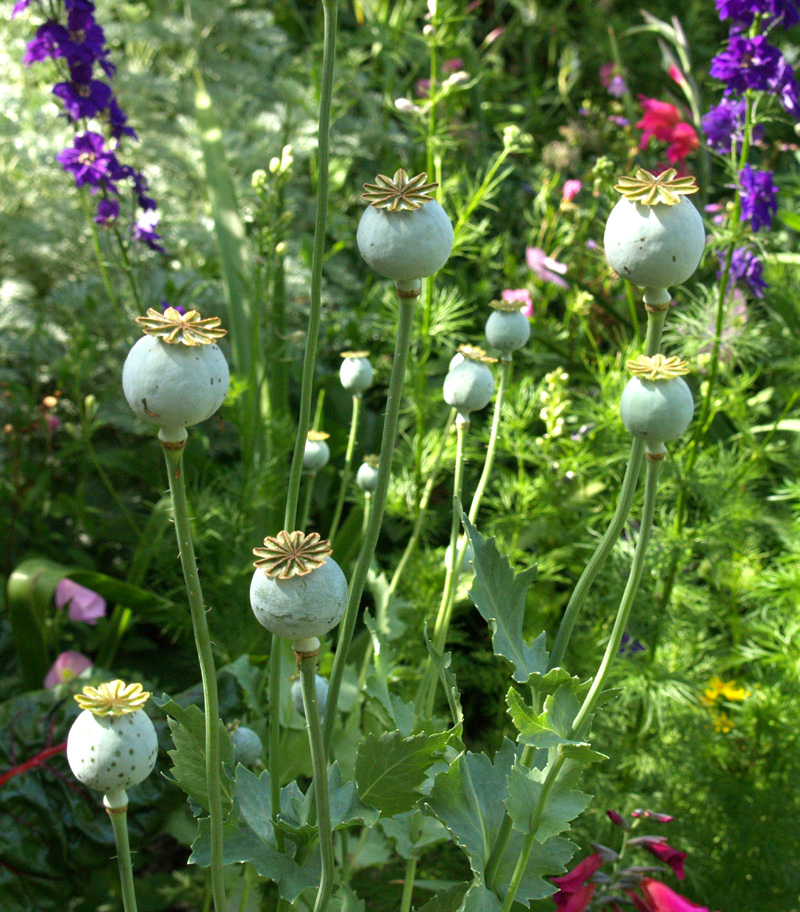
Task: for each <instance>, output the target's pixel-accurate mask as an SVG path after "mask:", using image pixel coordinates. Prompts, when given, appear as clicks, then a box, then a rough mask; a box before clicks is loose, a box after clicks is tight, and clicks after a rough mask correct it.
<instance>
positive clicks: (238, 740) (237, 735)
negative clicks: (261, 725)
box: [231, 725, 264, 766]
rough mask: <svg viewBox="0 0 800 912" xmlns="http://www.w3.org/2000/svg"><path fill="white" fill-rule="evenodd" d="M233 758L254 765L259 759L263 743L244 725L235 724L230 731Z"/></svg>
mask: <svg viewBox="0 0 800 912" xmlns="http://www.w3.org/2000/svg"><path fill="white" fill-rule="evenodd" d="M231 744H232V745H233V759H234V760H235V761H236V762H237V763H243V764H244V765H245V766H255V765H256V764H257V763H259V762H260V761H261V755H262V754H263V753H264V745H263V744H262V742H261V738H259V736H258V734H257V733H256V732H254V731H253V729H252V728H248V727H247V726H246V725H237V726H236V728H235V729H234V730H233V731H232V732H231Z"/></svg>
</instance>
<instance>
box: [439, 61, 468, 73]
mask: <svg viewBox="0 0 800 912" xmlns="http://www.w3.org/2000/svg"><path fill="white" fill-rule="evenodd" d="M463 69H464V61H463V60H460V59H459V58H458V57H453V58H452V59H451V60H445V61H444V63H443V64H442V72H443V73H455V72H456V70H463Z"/></svg>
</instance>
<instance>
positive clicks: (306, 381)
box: [283, 0, 339, 532]
mask: <svg viewBox="0 0 800 912" xmlns="http://www.w3.org/2000/svg"><path fill="white" fill-rule="evenodd" d="M338 6H339V4H338V0H322V9H323V20H324V38H323V53H322V87H321V93H320V105H319V139H318V147H317V161H318V172H319V177H318V181H317V210H316V217H315V219H314V249H313V253H312V257H311V312H310V314H309V318H308V334H307V336H306V352H305V357H304V359H303V380H302V386H301V390H300V412H299V415H298V418H297V436H296V437H295V442H294V453H293V454H292V467H291V469H290V470H289V489H288V492H287V495H286V510H285V513H284V521H283V528H284V529H286V530H287V531H289V532H291V531H293V530H294V529H295V527H296V525H297V501H298V498H299V496H300V474H301V472H302V470H303V453H304V451H305V445H306V437H307V435H308V428H309V423H310V421H311V395H312V387H313V385H314V367H315V364H316V360H317V344H318V341H319V324H320V319H321V312H322V264H323V256H324V252H325V250H324V248H325V229H326V226H327V221H328V171H329V162H330V126H331V101H332V98H333V64H334V58H335V51H336V15H337V11H338Z"/></svg>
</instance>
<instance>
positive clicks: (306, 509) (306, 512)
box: [298, 472, 317, 532]
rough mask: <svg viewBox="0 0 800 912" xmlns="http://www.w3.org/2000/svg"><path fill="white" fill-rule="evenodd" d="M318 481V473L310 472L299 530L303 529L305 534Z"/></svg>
mask: <svg viewBox="0 0 800 912" xmlns="http://www.w3.org/2000/svg"><path fill="white" fill-rule="evenodd" d="M316 480H317V473H316V472H309V473H308V478H307V479H306V493H305V497H304V498H303V509H302V510H301V511H300V525H299V526H298V528H299V529H302V530H303V532H305V530H306V526H307V525H308V518H309V516H310V515H311V501H312V499H313V497H314V482H315V481H316Z"/></svg>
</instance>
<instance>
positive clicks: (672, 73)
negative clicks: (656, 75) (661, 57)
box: [667, 63, 686, 86]
mask: <svg viewBox="0 0 800 912" xmlns="http://www.w3.org/2000/svg"><path fill="white" fill-rule="evenodd" d="M667 73H668V74H669V77H670V79H674V80H675V82H677V83H678V85H679V86H685V85H686V77H685V76H684V75H683V73H681V71H680V70H679V69H678V68H677V67H676V66H675V64H674V63H671V64H670V65H669V69H668V70H667Z"/></svg>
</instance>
